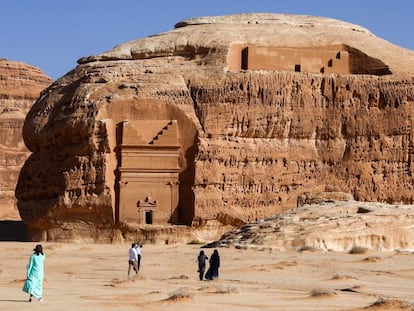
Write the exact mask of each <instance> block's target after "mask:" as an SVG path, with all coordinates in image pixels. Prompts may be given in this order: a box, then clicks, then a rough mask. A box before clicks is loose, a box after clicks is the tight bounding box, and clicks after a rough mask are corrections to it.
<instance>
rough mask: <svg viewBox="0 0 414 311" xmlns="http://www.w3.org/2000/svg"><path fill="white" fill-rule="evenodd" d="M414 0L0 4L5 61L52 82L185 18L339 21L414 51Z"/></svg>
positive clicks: (21, 0)
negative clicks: (265, 16)
mask: <svg viewBox="0 0 414 311" xmlns="http://www.w3.org/2000/svg"><path fill="white" fill-rule="evenodd" d="M413 12H414V0H203V1H200V0H0V38H1V42H0V58H7V59H10V60H16V61H23V62H25V63H27V64H30V65H33V66H36V67H39V68H40V69H42V70H43V72H45V73H46V74H47V75H48V76H50V77H51V78H52V79H57V78H59V77H61V76H63V75H64V74H65V73H66V72H68V71H69V70H71V69H73V68H74V67H75V66H76V65H77V63H76V61H77V60H78V59H79V58H81V57H84V56H89V55H94V54H98V53H101V52H104V51H107V50H109V49H111V48H112V47H114V46H116V45H119V44H121V43H124V42H127V41H131V40H135V39H139V38H143V37H146V36H148V35H151V34H156V33H160V32H165V31H168V30H170V29H173V27H174V25H175V24H176V23H177V22H179V21H180V20H183V19H187V18H190V17H198V16H212V15H226V14H237V13H288V14H305V15H316V16H324V17H330V18H335V19H339V20H343V21H346V22H350V23H354V24H357V25H361V26H363V27H365V28H368V29H369V30H370V31H371V32H373V33H374V34H375V35H377V36H378V37H381V38H383V39H385V40H387V41H390V42H392V43H394V44H396V45H400V46H402V47H405V48H408V49H410V50H414V36H413V30H414V27H413V26H414V18H413V17H412V15H413Z"/></svg>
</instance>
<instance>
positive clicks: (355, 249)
mask: <svg viewBox="0 0 414 311" xmlns="http://www.w3.org/2000/svg"><path fill="white" fill-rule="evenodd" d="M367 251H368V248H366V247H361V246H354V247H352V248H351V250H350V251H349V254H365V253H366V252H367Z"/></svg>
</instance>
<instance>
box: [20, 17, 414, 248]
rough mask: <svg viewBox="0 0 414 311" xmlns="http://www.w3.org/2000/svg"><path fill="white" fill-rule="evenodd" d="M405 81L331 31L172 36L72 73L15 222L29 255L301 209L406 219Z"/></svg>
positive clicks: (321, 25)
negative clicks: (368, 207) (347, 202)
mask: <svg viewBox="0 0 414 311" xmlns="http://www.w3.org/2000/svg"><path fill="white" fill-rule="evenodd" d="M413 73H414V53H413V52H412V51H408V50H405V49H402V48H400V47H397V46H395V45H392V44H390V43H389V42H386V41H384V40H382V39H380V38H378V37H376V36H374V35H373V34H372V33H370V32H369V31H368V30H366V29H364V28H362V27H359V26H356V25H352V24H348V23H344V22H340V21H336V20H331V19H325V18H318V17H310V16H293V15H277V14H252V15H249V14H246V15H235V16H225V17H207V18H197V19H190V20H187V21H183V22H180V23H178V24H177V26H176V28H175V29H174V30H171V31H169V32H166V33H162V34H157V35H154V36H151V37H148V38H144V39H141V40H137V41H131V42H128V43H125V44H122V45H120V46H118V47H115V48H114V49H112V50H110V51H108V52H105V53H102V54H99V55H95V56H90V57H85V58H82V59H80V60H79V66H77V67H76V68H75V69H74V70H73V71H72V72H70V73H68V74H67V75H66V76H64V77H62V78H61V79H59V80H58V81H56V82H55V83H54V84H53V85H51V86H50V87H49V88H48V90H47V92H45V93H44V94H43V96H42V97H40V98H39V100H38V101H37V102H36V104H35V105H34V106H33V108H32V109H31V111H30V112H29V114H28V117H27V120H26V122H25V125H24V132H23V135H24V139H25V143H26V145H27V146H28V148H29V149H30V150H31V151H32V152H33V153H32V155H31V156H30V158H29V159H28V160H27V161H26V164H25V166H24V168H23V169H22V171H21V174H20V179H19V184H18V187H17V189H16V196H17V197H18V200H19V210H20V213H21V215H22V218H23V220H24V222H25V223H26V224H27V225H28V228H29V231H30V234H31V237H32V238H33V239H47V240H56V239H58V238H59V237H64V238H63V239H65V240H79V239H88V240H99V241H111V240H113V239H118V238H119V237H120V238H127V239H130V238H131V239H132V237H133V238H140V237H142V234H140V233H139V232H140V230H141V229H142V228H143V227H146V226H153V225H161V226H163V225H167V223H169V224H183V225H187V226H189V225H191V226H192V227H193V228H202V227H203V226H204V227H205V228H207V227H208V228H210V229H211V228H216V229H217V230H216V229H215V230H216V231H214V232H217V233H218V232H219V231H220V230H219V228H220V226H223V225H238V224H241V223H244V222H251V221H255V220H256V219H261V218H264V217H269V216H271V215H276V214H278V213H280V212H282V211H285V210H288V209H291V208H293V207H296V206H297V205H298V203H299V204H300V203H301V202H302V200H303V199H304V197H306V195H305V196H304V194H305V193H311V194H312V193H318V192H324V191H331V192H332V191H337V192H344V193H347V194H348V195H351V196H352V197H353V198H354V199H356V200H361V201H380V202H389V203H412V202H413V197H414V192H413V191H412V190H413V178H414V177H413V165H412V163H413V162H412V156H413V150H414V149H413V141H412V135H413V117H414V113H413V109H412V105H413V103H414V89H413ZM157 126H159V127H157ZM134 133H135V134H134ZM163 158H164V159H165V160H164V161H163V160H160V159H163ZM176 158H177V159H178V162H177V161H176V160H174V159H176ZM308 197H309V196H308ZM176 230H179V229H177V228H176ZM185 230H187V229H185ZM177 234H178V233H177ZM178 235H179V234H178ZM144 238H145V237H144Z"/></svg>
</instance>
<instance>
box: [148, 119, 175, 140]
mask: <svg viewBox="0 0 414 311" xmlns="http://www.w3.org/2000/svg"><path fill="white" fill-rule="evenodd" d="M149 144H150V145H157V146H163V145H177V144H178V140H177V121H176V120H171V121H169V122H168V123H167V124H166V125H165V126H164V127H163V128H162V130H161V131H159V132H158V133H157V135H156V136H155V137H154V139H153V140H152V141H150V143H149Z"/></svg>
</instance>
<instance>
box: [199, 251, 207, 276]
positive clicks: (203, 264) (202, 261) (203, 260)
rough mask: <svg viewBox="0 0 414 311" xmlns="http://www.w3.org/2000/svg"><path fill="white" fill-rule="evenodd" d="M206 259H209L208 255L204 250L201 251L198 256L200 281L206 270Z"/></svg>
mask: <svg viewBox="0 0 414 311" xmlns="http://www.w3.org/2000/svg"><path fill="white" fill-rule="evenodd" d="M206 260H208V257H207V256H206V255H205V254H204V251H200V254H199V255H198V257H197V261H198V271H197V272H198V277H199V278H200V281H202V280H203V278H204V272H205V271H206Z"/></svg>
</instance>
